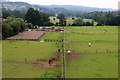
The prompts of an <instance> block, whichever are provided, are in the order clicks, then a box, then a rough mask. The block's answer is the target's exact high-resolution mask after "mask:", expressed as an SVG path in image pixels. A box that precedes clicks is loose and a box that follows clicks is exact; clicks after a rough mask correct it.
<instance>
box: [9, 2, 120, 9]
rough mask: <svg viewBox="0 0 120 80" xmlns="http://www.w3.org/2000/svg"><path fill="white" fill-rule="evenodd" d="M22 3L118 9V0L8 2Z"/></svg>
mask: <svg viewBox="0 0 120 80" xmlns="http://www.w3.org/2000/svg"><path fill="white" fill-rule="evenodd" d="M10 1H22V2H28V3H30V4H40V5H79V6H88V7H99V8H112V9H118V2H119V1H120V0H10Z"/></svg>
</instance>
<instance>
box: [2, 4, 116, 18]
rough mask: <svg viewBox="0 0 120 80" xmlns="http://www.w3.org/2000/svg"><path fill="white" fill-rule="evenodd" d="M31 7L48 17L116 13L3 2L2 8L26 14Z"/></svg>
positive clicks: (105, 9)
mask: <svg viewBox="0 0 120 80" xmlns="http://www.w3.org/2000/svg"><path fill="white" fill-rule="evenodd" d="M30 7H33V8H35V9H36V10H39V11H41V12H45V13H48V14H49V15H50V16H55V14H58V13H60V12H62V13H64V14H65V15H67V16H76V13H80V12H81V13H85V12H87V13H88V12H94V11H103V12H106V11H117V10H116V9H108V8H94V7H84V6H73V5H50V6H45V5H33V4H28V3H26V2H3V3H2V8H4V9H6V10H9V11H14V10H18V11H20V12H22V13H26V12H27V10H28V9H29V8H30Z"/></svg>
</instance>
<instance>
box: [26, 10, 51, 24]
mask: <svg viewBox="0 0 120 80" xmlns="http://www.w3.org/2000/svg"><path fill="white" fill-rule="evenodd" d="M25 20H27V22H28V23H32V24H33V25H41V26H43V25H47V24H48V23H49V15H47V14H46V13H43V12H39V11H38V10H34V9H33V8H29V9H28V11H27V13H26V14H25Z"/></svg>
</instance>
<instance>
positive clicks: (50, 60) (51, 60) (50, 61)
mask: <svg viewBox="0 0 120 80" xmlns="http://www.w3.org/2000/svg"><path fill="white" fill-rule="evenodd" d="M54 60H55V58H52V59H49V61H48V63H49V64H50V66H51V63H52V62H53V61H54Z"/></svg>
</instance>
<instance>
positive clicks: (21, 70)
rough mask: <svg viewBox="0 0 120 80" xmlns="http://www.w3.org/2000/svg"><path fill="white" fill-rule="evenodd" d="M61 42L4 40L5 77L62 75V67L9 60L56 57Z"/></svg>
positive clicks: (33, 59)
mask: <svg viewBox="0 0 120 80" xmlns="http://www.w3.org/2000/svg"><path fill="white" fill-rule="evenodd" d="M58 45H60V44H59V43H50V42H47V43H41V42H36V41H28V42H27V41H3V43H2V47H3V48H2V53H3V54H2V59H3V65H2V67H3V71H2V72H3V75H2V76H3V78H44V77H47V78H50V77H51V78H52V77H54V78H56V77H57V76H58V77H60V76H61V69H60V68H57V69H55V68H44V69H43V68H41V67H34V66H33V65H30V64H19V63H9V61H20V62H24V61H25V59H26V61H30V62H36V60H37V59H50V58H51V57H55V53H56V52H57V46H58Z"/></svg>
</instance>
